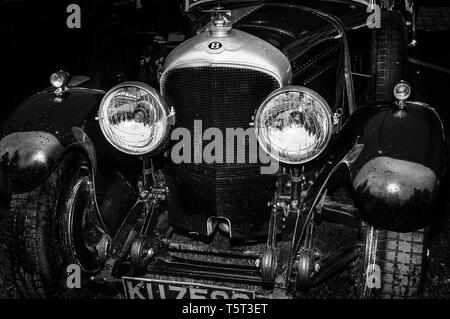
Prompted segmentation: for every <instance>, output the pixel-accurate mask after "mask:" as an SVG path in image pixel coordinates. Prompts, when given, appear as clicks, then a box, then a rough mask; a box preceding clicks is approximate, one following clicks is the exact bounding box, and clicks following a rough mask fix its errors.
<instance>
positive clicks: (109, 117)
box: [98, 82, 174, 155]
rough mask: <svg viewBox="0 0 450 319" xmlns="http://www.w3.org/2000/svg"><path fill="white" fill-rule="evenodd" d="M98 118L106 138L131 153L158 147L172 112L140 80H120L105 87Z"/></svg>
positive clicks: (171, 117)
mask: <svg viewBox="0 0 450 319" xmlns="http://www.w3.org/2000/svg"><path fill="white" fill-rule="evenodd" d="M98 117H99V122H100V128H101V129H102V132H103V134H104V135H105V137H106V139H107V140H108V141H109V142H110V143H111V144H112V145H113V146H114V147H115V148H117V149H118V150H119V151H122V152H124V153H127V154H131V155H146V154H149V153H153V152H155V151H157V150H159V148H160V147H161V146H162V145H163V144H164V143H165V142H166V140H167V138H168V135H169V131H170V126H171V125H172V124H173V122H174V113H173V111H171V110H170V109H169V108H168V106H167V105H166V103H165V102H164V99H163V98H162V97H161V96H160V94H159V93H158V92H157V91H156V90H155V89H153V88H152V87H150V86H149V85H147V84H145V83H140V82H124V83H121V84H119V85H116V86H115V87H113V88H112V89H111V90H109V91H108V92H107V93H106V95H105V96H104V97H103V100H102V102H101V104H100V110H99V114H98Z"/></svg>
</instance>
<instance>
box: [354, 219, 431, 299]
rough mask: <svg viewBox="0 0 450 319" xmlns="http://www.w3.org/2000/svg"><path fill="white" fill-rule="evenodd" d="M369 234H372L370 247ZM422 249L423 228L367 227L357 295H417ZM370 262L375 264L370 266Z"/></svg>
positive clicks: (384, 297)
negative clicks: (411, 229)
mask: <svg viewBox="0 0 450 319" xmlns="http://www.w3.org/2000/svg"><path fill="white" fill-rule="evenodd" d="M371 231H372V233H371ZM371 236H372V237H371ZM371 238H376V241H375V243H374V244H372V247H371ZM371 248H372V251H371ZM426 251H427V249H426V245H425V231H424V230H419V231H415V232H409V233H398V232H394V231H387V230H378V231H376V230H374V229H373V228H371V227H369V230H368V231H367V233H366V250H365V253H364V258H363V268H362V277H363V280H362V282H361V285H362V286H361V290H360V296H361V297H363V298H382V299H414V298H419V297H420V296H421V293H422V288H423V278H424V268H425V267H424V262H425V259H426ZM374 260H375V262H374ZM374 264H375V265H377V266H373V265H374ZM375 267H377V268H375ZM378 267H379V268H378Z"/></svg>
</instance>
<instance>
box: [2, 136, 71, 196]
mask: <svg viewBox="0 0 450 319" xmlns="http://www.w3.org/2000/svg"><path fill="white" fill-rule="evenodd" d="M63 153H64V147H63V146H62V145H61V143H60V141H59V140H58V139H57V138H56V137H55V136H54V135H52V134H49V133H47V132H40V131H30V132H16V133H11V134H9V135H7V136H5V137H4V138H3V139H2V140H1V141H0V165H1V166H0V167H1V168H0V190H1V191H2V192H3V193H20V192H23V191H28V190H31V189H33V188H35V187H36V186H38V185H39V184H40V183H41V182H42V181H43V180H45V179H46V178H47V176H48V175H49V173H50V172H51V171H52V170H53V168H54V167H55V166H56V165H57V163H58V162H59V159H60V158H61V157H62V155H63Z"/></svg>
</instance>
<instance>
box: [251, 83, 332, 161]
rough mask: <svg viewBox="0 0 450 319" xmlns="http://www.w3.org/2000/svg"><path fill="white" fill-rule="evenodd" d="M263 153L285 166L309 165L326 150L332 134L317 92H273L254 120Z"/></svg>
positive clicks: (296, 88)
mask: <svg viewBox="0 0 450 319" xmlns="http://www.w3.org/2000/svg"><path fill="white" fill-rule="evenodd" d="M255 129H256V137H257V138H258V142H259V144H260V146H261V147H262V149H263V150H264V151H266V152H267V153H268V154H269V155H270V156H272V157H273V158H274V159H276V160H278V161H280V162H283V163H288V164H301V163H305V162H307V161H310V160H312V159H314V158H316V157H317V156H319V154H320V153H322V151H323V150H324V149H325V148H326V146H327V144H328V142H329V141H330V139H331V135H332V132H333V122H332V113H331V110H330V107H329V106H328V104H327V102H326V101H325V100H324V99H323V98H322V97H321V96H320V95H319V94H318V93H316V92H314V91H313V90H310V89H308V88H305V87H301V86H288V87H283V88H281V89H278V90H276V91H275V92H273V93H272V94H271V95H269V97H268V98H267V99H266V100H265V101H264V102H263V103H262V105H261V106H260V108H259V109H258V112H257V113H256V116H255Z"/></svg>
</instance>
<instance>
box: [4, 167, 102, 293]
mask: <svg viewBox="0 0 450 319" xmlns="http://www.w3.org/2000/svg"><path fill="white" fill-rule="evenodd" d="M74 167H75V168H74ZM82 171H83V170H82V169H81V167H80V165H78V164H77V163H75V162H70V163H69V161H68V160H66V161H65V162H63V164H61V165H60V167H59V168H58V169H57V170H56V171H55V172H53V173H52V174H51V175H50V177H49V178H48V179H47V180H46V181H45V182H44V183H43V184H41V185H40V186H39V187H37V188H36V189H34V190H32V191H30V192H28V193H24V194H19V195H13V196H12V199H11V204H10V207H11V209H10V211H9V223H8V235H9V243H8V250H9V258H6V259H7V260H6V262H7V263H8V266H9V267H8V268H9V270H10V271H9V272H10V274H9V277H10V279H11V281H12V283H13V285H14V286H15V287H16V288H17V290H18V292H19V294H20V295H22V297H25V298H68V297H81V296H86V294H90V291H89V288H88V286H89V285H88V284H87V278H88V276H89V274H90V273H93V272H95V271H97V270H98V269H99V267H100V262H99V260H98V258H97V253H96V250H95V243H96V242H98V241H99V238H100V237H101V235H102V234H101V232H100V231H99V230H98V226H97V225H96V220H95V215H93V213H92V203H91V199H92V196H91V195H92V194H90V193H89V192H90V191H91V190H90V188H89V186H90V185H89V179H88V177H87V176H86V174H83V173H82ZM69 265H75V267H76V266H77V265H78V266H79V268H78V267H77V268H78V269H80V270H81V271H80V272H79V274H80V279H79V283H80V285H77V279H76V278H74V280H73V281H72V283H74V284H75V285H72V286H71V287H69V286H68V284H67V283H68V281H67V279H68V273H67V271H68V269H69V268H68V266H69ZM70 269H74V268H73V266H72V268H70ZM74 273H75V272H74ZM80 287H81V288H80ZM77 288H80V289H77Z"/></svg>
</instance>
